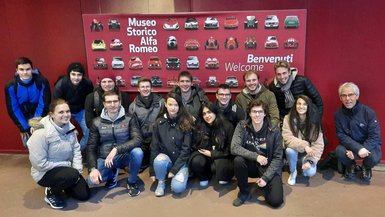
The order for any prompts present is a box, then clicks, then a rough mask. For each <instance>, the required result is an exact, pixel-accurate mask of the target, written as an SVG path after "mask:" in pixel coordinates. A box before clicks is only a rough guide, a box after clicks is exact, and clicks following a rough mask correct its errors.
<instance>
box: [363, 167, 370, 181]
mask: <svg viewBox="0 0 385 217" xmlns="http://www.w3.org/2000/svg"><path fill="white" fill-rule="evenodd" d="M361 179H362V180H364V181H366V182H370V180H371V179H372V169H371V168H366V166H362V176H361Z"/></svg>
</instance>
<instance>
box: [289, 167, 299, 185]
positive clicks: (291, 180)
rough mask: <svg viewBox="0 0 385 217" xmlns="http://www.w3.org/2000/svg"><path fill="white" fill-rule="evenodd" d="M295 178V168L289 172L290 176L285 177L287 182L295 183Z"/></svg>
mask: <svg viewBox="0 0 385 217" xmlns="http://www.w3.org/2000/svg"><path fill="white" fill-rule="evenodd" d="M296 179H297V170H294V172H292V173H290V176H289V178H288V179H287V184H289V185H295V183H296Z"/></svg>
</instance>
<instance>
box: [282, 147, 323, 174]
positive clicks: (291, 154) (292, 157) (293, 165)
mask: <svg viewBox="0 0 385 217" xmlns="http://www.w3.org/2000/svg"><path fill="white" fill-rule="evenodd" d="M285 151H286V157H287V160H288V161H289V168H290V173H293V172H294V171H295V170H296V169H297V161H298V151H296V150H294V149H292V148H286V150H285ZM300 158H301V163H302V164H301V167H302V165H303V164H304V163H306V162H304V161H306V158H305V156H304V155H303V154H301V156H300ZM316 172H317V165H316V164H312V165H311V166H310V168H309V169H307V170H305V171H303V175H304V176H309V177H312V176H314V175H315V174H316Z"/></svg>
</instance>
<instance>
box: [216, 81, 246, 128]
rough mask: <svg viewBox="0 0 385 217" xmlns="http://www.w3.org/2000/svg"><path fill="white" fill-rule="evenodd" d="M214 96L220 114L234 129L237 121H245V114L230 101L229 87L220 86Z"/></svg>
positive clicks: (225, 85)
mask: <svg viewBox="0 0 385 217" xmlns="http://www.w3.org/2000/svg"><path fill="white" fill-rule="evenodd" d="M215 96H216V98H217V101H216V102H215V104H216V105H217V106H218V108H219V112H220V114H222V115H223V117H224V118H226V119H227V120H228V121H230V123H232V124H233V126H234V128H235V127H236V126H237V124H238V122H239V121H241V120H243V119H245V112H244V111H243V109H242V108H241V107H239V106H238V105H237V104H234V103H233V102H232V101H231V90H230V87H229V85H227V84H220V85H219V86H218V89H217V93H216V95H215Z"/></svg>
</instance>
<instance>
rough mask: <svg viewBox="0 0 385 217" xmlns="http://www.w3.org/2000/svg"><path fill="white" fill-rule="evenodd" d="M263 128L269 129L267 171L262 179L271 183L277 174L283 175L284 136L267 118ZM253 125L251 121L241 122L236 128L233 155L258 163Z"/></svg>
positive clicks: (232, 148)
mask: <svg viewBox="0 0 385 217" xmlns="http://www.w3.org/2000/svg"><path fill="white" fill-rule="evenodd" d="M263 127H267V128H268V134H267V138H266V146H267V156H266V157H267V159H268V163H267V169H266V171H265V173H264V174H262V176H261V178H262V179H263V180H264V181H266V182H269V181H270V180H271V179H272V178H273V176H274V175H275V174H277V175H281V174H282V166H283V163H282V156H283V149H282V135H281V130H280V129H279V128H278V127H277V126H274V127H272V125H271V122H270V121H269V119H268V118H266V117H265V119H264V125H263ZM253 131H254V129H253V125H252V123H251V120H250V119H247V120H243V121H241V122H239V124H238V125H237V127H236V128H235V131H234V135H233V139H232V141H231V153H232V154H233V155H236V156H241V157H243V158H245V159H247V160H251V161H257V157H258V155H259V154H258V150H257V148H256V147H255V145H254V143H255V141H254V140H253V137H254V136H253V133H252V132H253Z"/></svg>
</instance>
